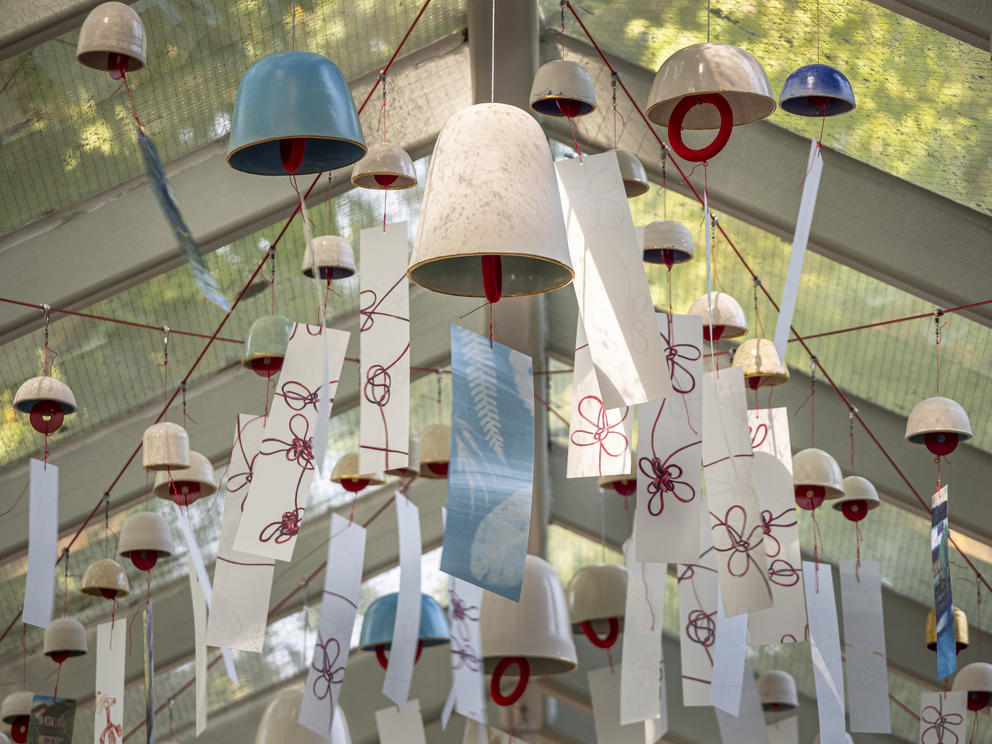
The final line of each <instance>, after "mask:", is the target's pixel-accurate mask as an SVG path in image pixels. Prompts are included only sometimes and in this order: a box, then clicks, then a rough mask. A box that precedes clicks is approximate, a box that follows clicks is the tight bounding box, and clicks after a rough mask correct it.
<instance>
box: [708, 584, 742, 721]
mask: <svg viewBox="0 0 992 744" xmlns="http://www.w3.org/2000/svg"><path fill="white" fill-rule="evenodd" d="M717 594H719V591H718V592H717ZM747 618H748V616H747V615H734V616H733V617H727V616H726V615H724V614H723V602H721V601H719V599H718V600H717V603H716V641H715V642H714V644H713V677H712V679H711V680H710V704H711V705H712V706H713V707H714V708H716V709H717V711H723V712H725V713H728V714H729V715H731V716H733V717H735V718H736V717H738V716H740V715H741V697H742V695H743V680H744V678H745V676H746V675H745V673H744V666H745V663H746V657H747Z"/></svg>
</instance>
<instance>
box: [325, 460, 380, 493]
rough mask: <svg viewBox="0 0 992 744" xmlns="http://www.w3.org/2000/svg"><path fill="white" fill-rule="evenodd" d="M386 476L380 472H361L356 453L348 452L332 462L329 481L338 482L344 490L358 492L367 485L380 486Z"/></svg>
mask: <svg viewBox="0 0 992 744" xmlns="http://www.w3.org/2000/svg"><path fill="white" fill-rule="evenodd" d="M385 482H386V477H385V476H384V475H383V474H382V473H381V472H377V473H362V472H360V471H359V469H358V453H357V452H348V453H347V454H345V455H342V457H341V459H339V460H338V461H337V462H336V463H335V464H334V470H333V471H332V472H331V483H339V484H341V486H342V488H344V490H345V491H349V492H351V493H358V492H359V491H362V490H364V489H366V488H368V487H369V486H381V485H383V484H384V483H385Z"/></svg>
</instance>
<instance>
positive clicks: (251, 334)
mask: <svg viewBox="0 0 992 744" xmlns="http://www.w3.org/2000/svg"><path fill="white" fill-rule="evenodd" d="M292 335H293V321H291V320H290V319H289V318H284V317H283V316H281V315H264V316H262V317H261V318H257V319H256V320H255V321H254V322H253V323H252V324H251V328H250V329H248V340H247V341H246V342H245V351H244V354H243V355H242V356H241V366H242V367H246V368H247V369H250V370H251V371H252V372H254V373H255V374H256V375H259V376H260V377H272V376H273V375H275V374H278V373H279V370H281V369H282V361H283V359H284V358H285V357H286V347H287V346H288V345H289V337H290V336H292Z"/></svg>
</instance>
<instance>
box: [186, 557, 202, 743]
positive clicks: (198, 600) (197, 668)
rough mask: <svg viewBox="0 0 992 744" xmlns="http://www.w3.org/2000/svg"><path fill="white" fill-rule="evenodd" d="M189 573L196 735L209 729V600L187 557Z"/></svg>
mask: <svg viewBox="0 0 992 744" xmlns="http://www.w3.org/2000/svg"><path fill="white" fill-rule="evenodd" d="M186 564H187V567H188V572H189V593H190V597H191V598H192V600H193V648H194V649H195V660H194V679H195V680H196V682H195V689H196V735H197V736H199V735H200V734H202V733H203V732H204V731H205V730H206V728H207V598H206V596H205V594H204V592H203V586H202V585H201V584H200V581H199V579H198V578H197V572H196V567H195V566H194V565H193V564H194V561H193V559H192V558H191V557H190V556H186Z"/></svg>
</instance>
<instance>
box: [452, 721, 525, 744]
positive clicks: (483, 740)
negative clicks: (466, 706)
mask: <svg viewBox="0 0 992 744" xmlns="http://www.w3.org/2000/svg"><path fill="white" fill-rule="evenodd" d="M462 744H526V743H525V742H524V740H523V739H518V738H517V737H516V736H510V735H509V734H508V733H506V732H505V731H500V730H499V729H495V728H493V727H492V726H487V725H486V724H484V723H479V722H477V721H473V720H471V719H469V720H468V721H466V722H465V734H464V735H463V736H462Z"/></svg>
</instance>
